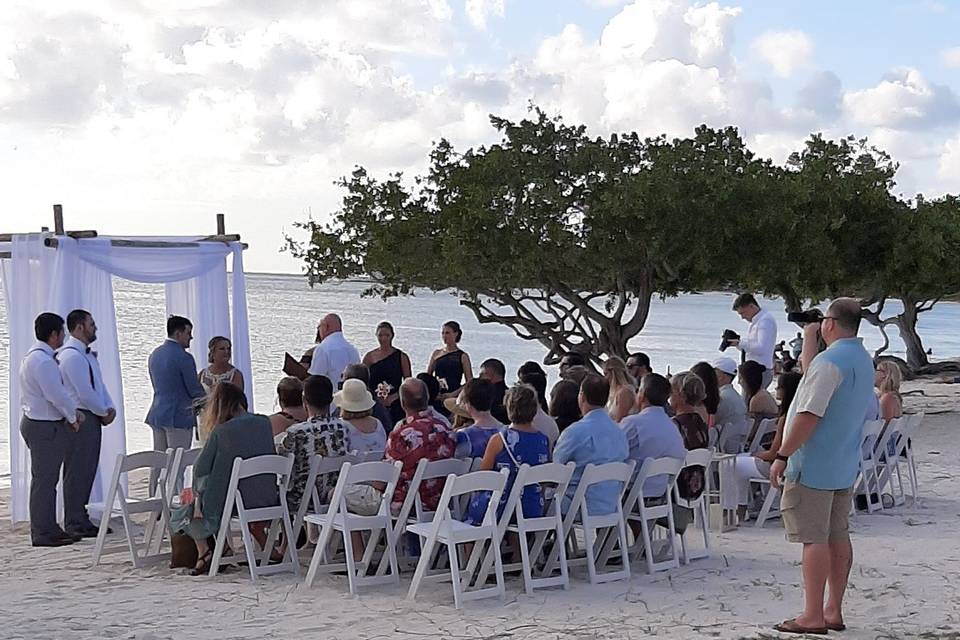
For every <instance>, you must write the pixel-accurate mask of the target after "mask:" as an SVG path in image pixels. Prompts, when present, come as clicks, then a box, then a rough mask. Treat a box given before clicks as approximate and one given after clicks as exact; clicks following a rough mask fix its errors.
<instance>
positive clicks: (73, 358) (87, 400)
mask: <svg viewBox="0 0 960 640" xmlns="http://www.w3.org/2000/svg"><path fill="white" fill-rule="evenodd" d="M57 359H58V360H59V361H60V375H61V376H62V377H63V386H65V387H66V388H67V393H69V394H70V397H71V398H72V399H73V401H74V403H75V404H76V405H77V406H79V407H80V408H81V409H86V410H87V411H90V412H92V413H94V414H96V415H98V416H100V417H101V418H102V417H103V416H105V415H107V412H108V411H109V410H110V409H111V408H113V400H112V399H111V398H110V393H109V392H107V387H106V385H104V384H103V374H102V373H101V371H100V363H99V362H98V361H97V356H96V354H94V353H93V351H91V350H90V347H88V346H87V345H85V344H84V343H83V342H81V341H80V340H77V339H76V338H74V337H73V336H70V337H69V338H67V340H66V342H64V343H63V346H62V347H61V348H60V351H59V352H58V355H57Z"/></svg>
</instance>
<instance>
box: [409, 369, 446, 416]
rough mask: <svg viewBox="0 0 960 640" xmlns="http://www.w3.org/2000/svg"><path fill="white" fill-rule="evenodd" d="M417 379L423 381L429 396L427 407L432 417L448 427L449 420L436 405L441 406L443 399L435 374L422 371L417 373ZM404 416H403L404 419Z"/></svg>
mask: <svg viewBox="0 0 960 640" xmlns="http://www.w3.org/2000/svg"><path fill="white" fill-rule="evenodd" d="M417 380H420V381H421V382H423V384H424V385H426V387H427V394H429V396H430V406H429V407H428V408H427V411H429V412H430V413H431V414H432V415H433V417H434V418H436V419H437V420H439V421H440V422H442V423H444V424H445V425H447V426H448V427H449V426H450V420H449V419H448V418H447V416H445V415H444V414H443V411H440V410H439V409H438V408H437V406H438V405H439V406H441V407H442V406H443V400H441V399H440V381H439V380H437V378H436V376H434V375H433V374H432V373H427V372H426V371H424V372H423V373H418V374H417ZM405 419H406V416H404V420H405Z"/></svg>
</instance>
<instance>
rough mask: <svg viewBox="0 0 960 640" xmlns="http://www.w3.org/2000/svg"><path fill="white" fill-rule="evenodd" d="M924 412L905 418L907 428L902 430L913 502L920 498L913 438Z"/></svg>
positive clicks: (921, 421)
mask: <svg viewBox="0 0 960 640" xmlns="http://www.w3.org/2000/svg"><path fill="white" fill-rule="evenodd" d="M923 418H924V414H923V413H922V412H921V413H915V414H913V415H912V416H910V417H909V418H908V419H907V428H906V429H905V430H904V432H903V433H904V436H905V437H904V438H903V452H904V455H905V456H906V458H907V473H908V478H909V480H910V492H911V494H912V495H913V502H914V504H916V502H917V500H919V499H920V483H919V481H918V480H917V459H916V458H915V457H914V455H913V438H914V437H915V436H916V435H917V432H918V431H919V430H920V425H921V424H922V423H923Z"/></svg>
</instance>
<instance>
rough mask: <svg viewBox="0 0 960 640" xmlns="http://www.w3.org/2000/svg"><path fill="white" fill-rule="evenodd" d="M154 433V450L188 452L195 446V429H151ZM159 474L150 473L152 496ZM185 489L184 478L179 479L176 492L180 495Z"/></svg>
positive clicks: (175, 488)
mask: <svg viewBox="0 0 960 640" xmlns="http://www.w3.org/2000/svg"><path fill="white" fill-rule="evenodd" d="M150 429H151V431H153V450H154V451H166V450H167V449H176V448H178V447H179V448H181V449H183V450H184V451H188V450H189V449H190V447H191V445H193V427H191V428H189V429H178V428H175V427H153V426H151V427H150ZM158 476H159V473H158V472H156V471H151V472H150V495H155V491H154V487H155V486H156V484H157V477H158ZM181 489H183V477H182V476H181V477H180V478H177V482H176V486H175V487H174V490H175V491H177V492H178V493H179V492H180V490H181Z"/></svg>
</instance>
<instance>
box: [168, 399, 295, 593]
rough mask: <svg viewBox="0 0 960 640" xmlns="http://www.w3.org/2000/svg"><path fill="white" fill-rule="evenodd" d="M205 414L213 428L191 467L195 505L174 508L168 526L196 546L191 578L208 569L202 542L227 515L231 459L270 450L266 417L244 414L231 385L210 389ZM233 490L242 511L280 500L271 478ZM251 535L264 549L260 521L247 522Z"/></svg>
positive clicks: (243, 405) (260, 478) (261, 477)
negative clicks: (243, 508) (235, 491)
mask: <svg viewBox="0 0 960 640" xmlns="http://www.w3.org/2000/svg"><path fill="white" fill-rule="evenodd" d="M204 414H205V416H210V418H208V419H209V420H210V421H211V422H217V423H218V424H216V426H215V428H213V429H212V431H211V432H210V438H209V440H207V443H206V444H205V445H204V446H203V451H201V452H200V455H199V457H197V462H196V464H194V466H193V477H194V483H195V484H194V486H195V487H196V492H197V493H196V496H195V497H194V503H193V504H188V505H184V506H183V507H180V508H179V509H177V510H175V511H174V513H173V514H172V515H171V524H170V529H171V530H172V531H174V532H178V533H185V534H187V535H189V536H190V537H191V538H193V540H194V542H195V543H196V545H197V556H198V557H197V564H196V566H195V567H194V569H193V571H192V572H191V574H192V575H195V576H198V575H204V574H206V573H207V572H208V571H209V570H210V561H211V560H212V559H213V549H212V548H211V547H210V545H209V544H208V543H207V541H208V539H209V538H210V537H211V536H215V535H217V532H218V531H219V530H220V523H221V521H222V520H223V518H224V517H228V518H229V517H230V514H229V513H228V514H224V512H223V507H224V504H225V503H226V500H227V489H228V488H229V485H230V476H231V475H232V473H233V463H234V461H235V460H236V459H237V458H241V459H244V460H246V459H248V458H255V457H257V456H265V455H270V454H272V453H273V452H274V451H273V439H272V438H271V437H270V420H269V419H268V418H267V416H261V415H257V414H252V413H247V398H246V396H245V395H244V393H243V391H242V390H241V389H240V388H239V387H237V386H235V385H232V384H218V385H217V386H216V387H214V388H213V390H212V392H211V394H210V402H209V403H208V406H207V407H205V408H204ZM238 488H239V490H240V492H241V493H242V494H243V505H244V506H245V507H246V508H247V509H260V508H263V507H271V506H274V505H276V504H277V503H278V502H279V496H278V494H277V483H276V479H275V478H272V477H270V476H266V475H259V476H253V477H251V478H244V479H243V480H241V481H240V485H239V487H238ZM250 532H251V533H252V534H253V536H254V538H255V539H256V540H257V542H258V543H260V546H261V547H262V546H264V545H266V542H267V538H266V531H265V527H264V526H263V524H262V523H251V526H250Z"/></svg>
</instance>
